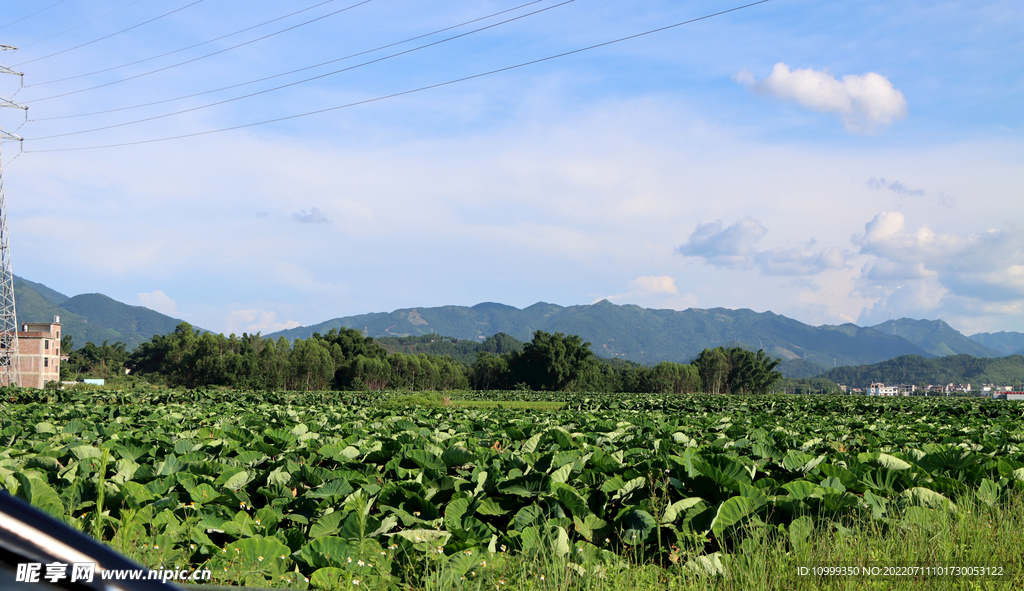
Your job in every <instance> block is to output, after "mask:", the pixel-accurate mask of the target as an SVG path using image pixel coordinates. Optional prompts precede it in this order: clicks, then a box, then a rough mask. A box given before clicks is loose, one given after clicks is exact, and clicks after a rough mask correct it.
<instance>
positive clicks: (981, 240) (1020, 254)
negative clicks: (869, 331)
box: [853, 211, 1024, 320]
mask: <svg viewBox="0 0 1024 591" xmlns="http://www.w3.org/2000/svg"><path fill="white" fill-rule="evenodd" d="M853 241H854V243H856V244H859V245H860V251H861V253H862V254H867V255H872V256H874V257H875V260H874V261H873V262H871V263H869V264H868V265H867V266H866V267H865V269H864V273H863V285H862V287H861V289H862V290H865V291H867V290H876V291H881V292H882V293H883V294H884V295H883V296H882V299H880V300H879V302H878V303H877V304H876V305H875V306H874V307H873V308H871V309H865V311H864V313H863V314H862V318H871V319H874V320H877V319H879V318H880V315H881V314H882V310H887V311H889V312H892V313H894V314H896V313H900V314H902V313H904V311H916V314H918V315H920V314H921V313H922V311H924V312H927V311H935V313H941V312H942V311H950V312H954V313H965V314H977V313H979V312H983V313H986V314H998V313H1000V312H999V310H1016V309H1019V308H1020V307H1021V304H1022V303H1024V224H1019V223H1017V224H1012V223H1007V224H1005V225H1004V226H1003V227H1002V228H999V229H990V230H987V231H985V232H980V233H972V234H950V233H938V232H935V231H934V230H932V229H931V228H929V227H928V226H927V225H923V226H921V227H920V228H918V229H916V230H909V229H908V228H907V227H906V220H905V218H904V215H903V214H902V213H900V212H893V211H884V212H882V213H880V214H878V215H877V216H875V218H874V219H873V220H871V221H870V222H869V223H868V224H866V225H865V231H864V233H863V234H861V235H857V236H854V237H853Z"/></svg>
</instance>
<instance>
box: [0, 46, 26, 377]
mask: <svg viewBox="0 0 1024 591" xmlns="http://www.w3.org/2000/svg"><path fill="white" fill-rule="evenodd" d="M10 49H17V48H16V47H11V46H9V45H0V51H5V50H10ZM0 73H2V74H14V75H17V76H21V73H20V72H15V71H13V70H11V69H10V68H5V67H0ZM0 107H12V108H15V109H26V108H27V107H23V106H22V105H18V104H15V103H13V102H11V101H9V100H7V99H5V98H0ZM0 139H4V140H17V141H21V139H22V138H21V137H20V136H17V135H15V134H13V133H8V132H6V131H3V130H2V129H0ZM8 385H17V386H20V385H21V371H20V367H19V363H18V315H17V313H16V311H15V308H14V271H13V270H12V269H11V248H10V244H9V243H8V232H7V200H6V197H5V195H4V164H3V156H2V154H0V386H8Z"/></svg>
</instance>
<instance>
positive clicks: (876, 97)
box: [733, 62, 907, 133]
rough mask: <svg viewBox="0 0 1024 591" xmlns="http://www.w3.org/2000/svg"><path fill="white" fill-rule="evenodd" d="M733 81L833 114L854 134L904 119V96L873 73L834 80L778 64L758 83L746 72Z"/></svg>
mask: <svg viewBox="0 0 1024 591" xmlns="http://www.w3.org/2000/svg"><path fill="white" fill-rule="evenodd" d="M733 79H734V80H736V81H737V82H739V83H740V84H743V85H744V86H746V87H747V88H750V89H751V90H752V91H754V92H756V93H758V94H762V95H768V96H773V97H775V98H777V99H779V100H784V101H793V102H796V103H798V104H800V105H802V106H804V107H807V108H808V109H811V110H813V111H819V112H822V113H836V114H838V115H839V117H840V120H841V121H842V122H843V125H844V126H846V129H848V130H849V131H853V132H856V133H871V132H873V131H874V130H875V129H876V128H877V127H880V126H886V125H891V124H892V123H893V122H895V121H899V120H901V119H903V118H905V117H906V116H907V99H906V98H905V97H904V96H903V93H902V92H900V91H899V90H897V89H896V88H895V87H893V85H892V82H890V81H889V79H888V78H886V77H885V76H882V75H881V74H877V73H875V72H868V73H867V74H862V75H856V74H849V75H846V76H843V79H842V80H837V79H836V78H835V77H834V76H833V75H832V74H830V73H828V72H827V71H818V70H813V69H811V68H806V69H797V70H790V69H789V66H787V65H786V64H784V63H782V62H779V63H777V64H775V67H773V68H772V73H771V74H770V75H768V77H767V78H764V79H762V80H761V81H757V79H756V78H755V76H754V74H753V73H752V72H750V71H749V70H746V69H744V70H742V71H740V72H739V73H737V74H736V75H735V76H733Z"/></svg>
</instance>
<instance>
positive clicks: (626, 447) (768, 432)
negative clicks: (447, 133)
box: [0, 391, 1024, 589]
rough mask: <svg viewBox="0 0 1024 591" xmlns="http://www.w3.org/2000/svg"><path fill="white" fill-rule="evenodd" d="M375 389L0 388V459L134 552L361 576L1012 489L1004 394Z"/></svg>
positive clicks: (922, 504) (425, 579)
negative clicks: (9, 391) (545, 405)
mask: <svg viewBox="0 0 1024 591" xmlns="http://www.w3.org/2000/svg"><path fill="white" fill-rule="evenodd" d="M396 395H397V394H395V393H383V394H379V393H374V394H372V395H371V394H358V393H336V392H328V393H315V394H295V395H292V394H287V393H267V392H218V393H207V392H203V391H157V392H151V393H143V394H139V393H135V392H111V391H106V392H93V393H88V394H75V395H71V396H69V397H67V398H65V399H63V400H59V401H56V400H54V401H50V402H38V401H36V402H32V401H23V400H15V401H13V402H10V401H5V402H4V407H3V411H2V413H0V440H2V443H3V445H2V447H0V450H2V451H0V481H2V486H3V487H4V488H5V489H6V491H7V492H8V493H10V494H12V495H16V496H19V497H22V498H24V499H26V500H28V501H29V502H31V503H32V504H33V505H36V506H38V507H39V508H41V509H42V510H44V511H46V512H48V513H50V514H52V515H54V516H56V517H58V518H59V519H62V520H64V521H65V522H67V523H69V524H71V525H72V526H73V527H75V528H77V529H79V530H82V531H84V532H86V533H88V534H90V535H92V536H94V537H96V538H99V539H102V540H103V541H105V542H106V543H108V544H110V545H111V546H113V547H114V548H115V549H117V550H119V551H120V552H122V553H124V554H126V555H128V556H129V557H131V558H134V559H135V560H137V561H139V562H141V563H143V564H145V565H147V566H151V567H159V566H176V567H183V566H186V565H191V566H192V567H196V568H211V569H212V571H213V573H214V582H217V583H221V584H247V585H255V586H263V587H291V588H345V587H353V586H360V585H361V587H360V588H371V589H387V588H391V589H405V588H426V587H429V586H430V584H431V583H432V584H434V586H435V587H437V586H438V585H439V586H440V587H442V588H443V587H445V586H446V585H447V586H449V588H450V587H451V586H458V585H459V584H462V583H464V582H466V581H467V580H468V581H472V580H474V578H482V577H488V576H493V577H494V578H491V579H488V581H489V584H488V585H487V587H480V588H493V587H498V588H500V586H501V583H502V582H504V579H501V578H498V577H499V575H489V574H488V573H501V572H502V569H503V568H506V567H507V564H508V562H509V561H511V560H513V559H514V558H515V557H517V556H528V555H531V553H532V554H537V553H543V554H544V555H545V556H549V557H555V558H557V559H559V560H561V561H562V563H563V564H564V565H565V567H566V568H567V569H568V571H569V572H570V574H573V575H574V576H577V577H580V578H584V579H585V578H586V577H592V576H599V574H600V573H601V572H603V570H604V569H606V568H609V567H610V566H613V565H615V564H621V563H623V561H629V562H631V563H632V564H646V565H657V566H658V567H659V568H664V569H672V568H684V569H685V568H694V567H699V568H703V569H704V570H708V569H710V570H712V571H713V570H715V569H723V568H725V567H724V566H722V565H723V564H728V557H729V556H730V555H732V554H734V553H736V552H738V551H739V548H740V547H741V545H742V544H743V542H744V540H745V539H748V538H750V537H752V536H754V537H756V536H760V535H769V536H773V537H775V538H777V539H780V540H782V541H783V543H784V544H792V545H794V546H795V545H798V544H800V543H801V541H802V540H804V539H805V538H806V537H807V536H809V535H810V532H812V531H815V528H818V529H819V530H820V529H821V528H843V527H848V526H850V524H853V523H877V524H879V525H880V526H882V527H885V526H887V524H888V525H892V524H897V523H904V522H906V521H907V520H910V521H914V522H927V521H928V520H931V519H937V518H940V517H941V516H943V515H948V514H951V513H956V512H957V511H959V510H960V507H961V505H962V503H963V502H964V501H965V500H966V499H970V500H971V502H972V503H974V504H975V506H977V504H978V503H980V504H981V505H986V504H987V505H989V506H998V505H999V504H1000V503H1002V502H1004V501H1005V500H1006V499H1008V498H1010V497H1014V496H1015V495H1016V496H1017V498H1019V495H1020V493H1021V492H1022V491H1024V449H1022V445H1024V418H1022V415H1024V406H1020V405H1018V404H1015V403H1012V402H1011V403H1007V402H1006V401H990V400H987V399H921V398H898V399H897V398H890V399H875V398H867V397H853V396H821V397H814V396H802V397H800V396H765V397H742V396H704V395H637V394H627V395H603V394H564V393H556V394H545V393H529V392H525V393H524V392H506V393H493V392H488V393H486V396H487V400H491V401H494V402H496V403H497V407H496V408H480V407H470V406H459V402H460V400H475V399H477V398H480V397H481V396H482V395H480V394H475V393H456V394H454V395H453V398H454V399H455V400H454V402H450V403H448V401H446V403H448V405H445V406H431V405H427V406H422V405H415V404H411V405H402V404H389V403H388V402H389V400H391V401H392V402H394V400H395V396H396ZM407 398H408V397H407ZM410 399H411V400H416V398H415V397H412V398H410ZM502 401H505V402H512V401H520V402H522V401H541V402H561V403H563V406H562V407H561V408H559V409H557V410H552V409H550V408H549V409H534V408H529V407H525V408H523V407H516V408H506V407H503V406H501V402H502ZM491 583H494V584H491Z"/></svg>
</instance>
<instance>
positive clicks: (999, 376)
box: [818, 355, 1024, 389]
mask: <svg viewBox="0 0 1024 591" xmlns="http://www.w3.org/2000/svg"><path fill="white" fill-rule="evenodd" d="M818 377H821V378H825V379H827V380H831V381H833V382H836V383H837V384H846V385H848V386H852V387H854V388H867V387H868V386H870V385H871V384H872V383H874V382H881V383H884V384H971V386H972V387H979V388H978V389H980V385H981V384H995V385H996V386H1018V385H1020V384H1021V383H1024V357H1022V356H1020V355H1010V356H1008V357H998V358H991V357H988V358H982V357H972V356H970V355H950V356H949V357H940V358H933V359H925V358H924V357H920V356H918V355H904V356H901V357H896V358H895V359H888V360H886V361H882V362H881V363H875V364H872V365H860V366H854V367H837V368H835V369H831V370H829V371H827V372H825V373H823V374H821V375H820V376H818Z"/></svg>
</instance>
